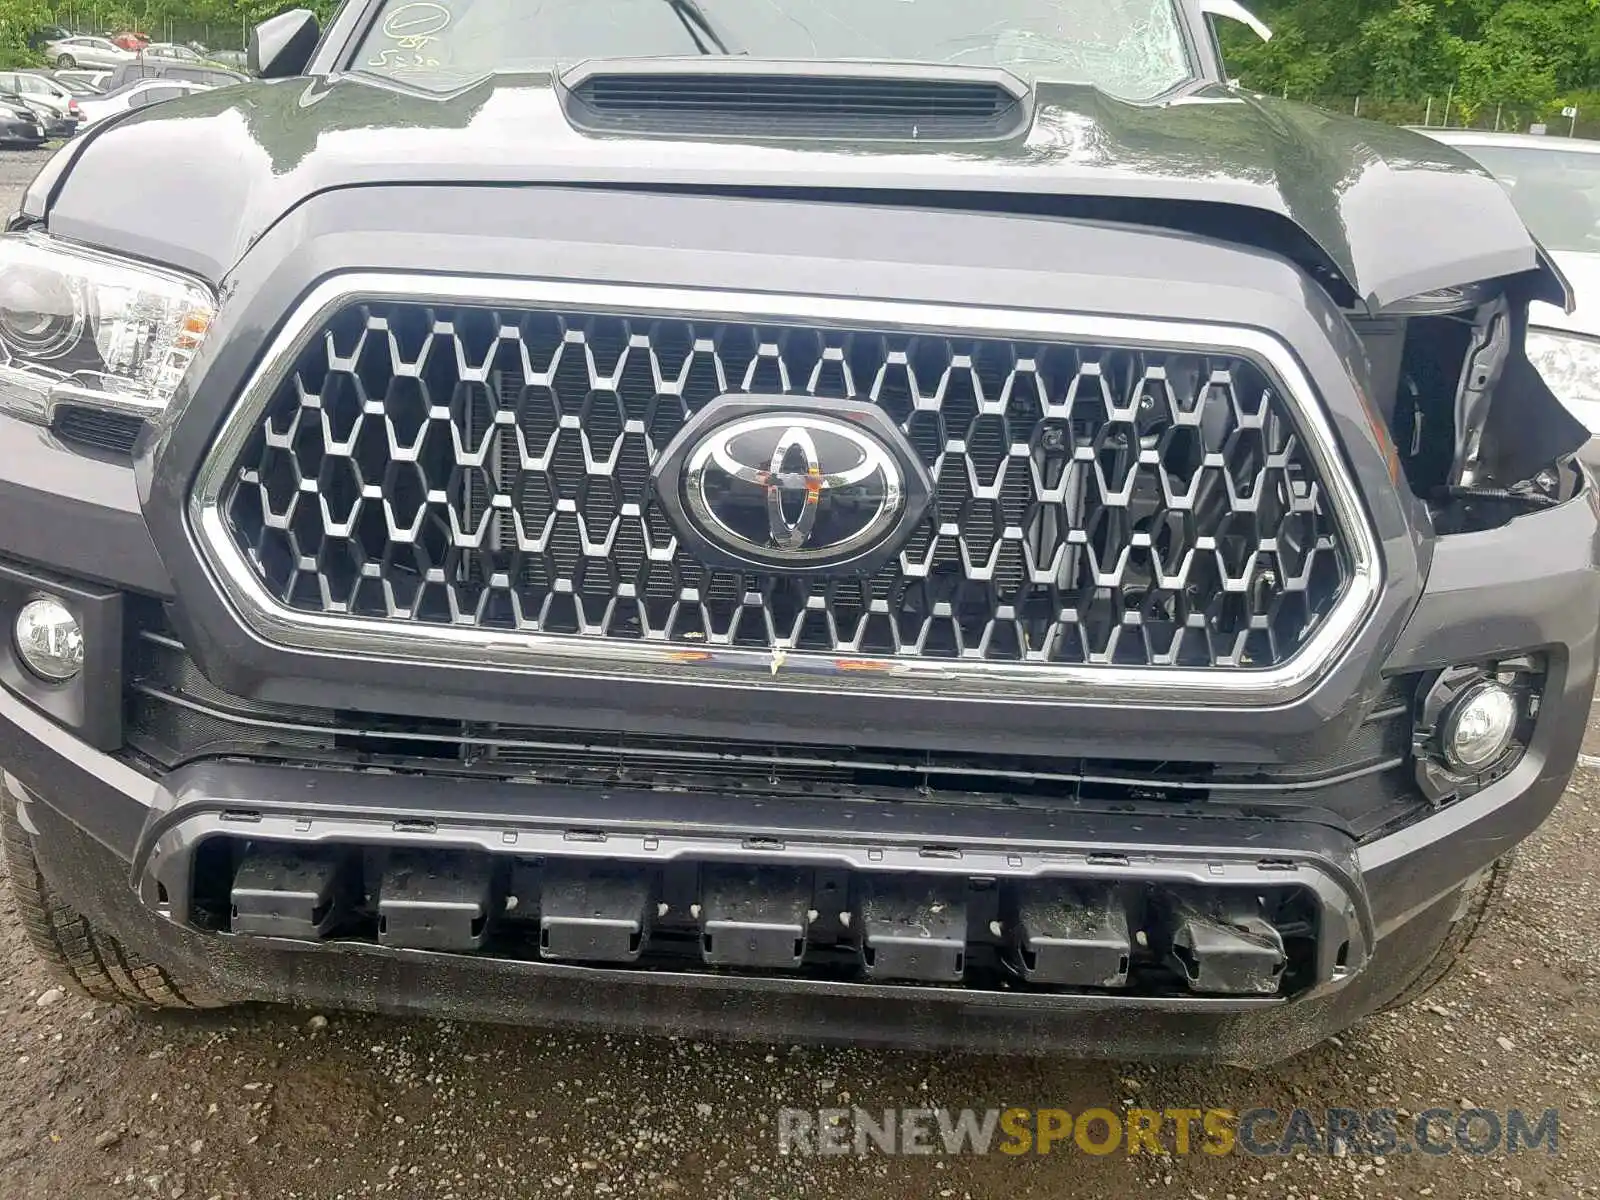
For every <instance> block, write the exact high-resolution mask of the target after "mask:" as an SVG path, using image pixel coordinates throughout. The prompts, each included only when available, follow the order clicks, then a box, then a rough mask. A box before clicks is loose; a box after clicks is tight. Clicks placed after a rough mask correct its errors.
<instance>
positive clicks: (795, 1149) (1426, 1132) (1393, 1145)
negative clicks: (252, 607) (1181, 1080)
mask: <svg viewBox="0 0 1600 1200" xmlns="http://www.w3.org/2000/svg"><path fill="white" fill-rule="evenodd" d="M1560 1137H1561V1118H1560V1113H1559V1112H1558V1111H1557V1110H1556V1109H1553V1108H1547V1109H1544V1110H1543V1111H1541V1112H1531V1111H1524V1110H1523V1109H1519V1108H1513V1109H1508V1110H1506V1111H1505V1112H1500V1111H1498V1110H1496V1109H1489V1108H1465V1109H1453V1108H1429V1109H1424V1110H1423V1111H1422V1112H1419V1113H1416V1114H1415V1115H1407V1116H1404V1117H1402V1116H1401V1115H1400V1113H1399V1112H1398V1111H1397V1110H1395V1109H1392V1108H1373V1109H1356V1108H1327V1109H1311V1108H1293V1109H1289V1110H1288V1111H1281V1110H1279V1109H1275V1108H1247V1109H1241V1110H1234V1109H1226V1108H1163V1109H1155V1108H1129V1109H1124V1110H1121V1111H1117V1110H1113V1109H1109V1108H1089V1109H1085V1110H1084V1111H1082V1112H1080V1113H1076V1114H1074V1113H1072V1112H1071V1111H1069V1110H1067V1109H1064V1108H1004V1109H1001V1108H991V1109H972V1108H965V1109H947V1108H900V1109H895V1108H888V1109H882V1110H880V1111H874V1112H868V1111H867V1110H865V1109H861V1108H819V1109H809V1108H784V1109H779V1110H778V1153H779V1154H795V1155H851V1154H854V1155H867V1154H944V1155H980V1154H991V1153H999V1154H1010V1155H1025V1154H1052V1153H1082V1154H1097V1155H1104V1154H1119V1153H1120V1154H1161V1155H1165V1154H1177V1155H1187V1154H1209V1155H1225V1154H1248V1155H1253V1156H1258V1157H1271V1156H1284V1155H1290V1154H1301V1153H1304V1154H1321V1155H1338V1154H1371V1155H1380V1154H1381V1155H1407V1154H1428V1155H1435V1156H1439V1155H1446V1154H1458V1153H1459V1154H1472V1155H1485V1154H1494V1153H1496V1152H1505V1153H1509V1154H1519V1153H1522V1152H1524V1151H1529V1150H1542V1151H1544V1152H1545V1153H1547V1154H1555V1153H1556V1152H1557V1150H1558V1147H1559V1144H1560Z"/></svg>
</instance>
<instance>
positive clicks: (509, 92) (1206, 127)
mask: <svg viewBox="0 0 1600 1200" xmlns="http://www.w3.org/2000/svg"><path fill="white" fill-rule="evenodd" d="M1034 107H1035V117H1034V120H1033V123H1032V125H1031V127H1030V129H1029V130H1028V131H1027V133H1026V135H1024V136H1021V137H1017V138H1014V139H1010V140H1006V141H1001V142H994V143H983V144H972V143H962V144H950V145H943V146H939V145H932V146H930V145H928V144H926V143H916V142H911V143H881V142H871V143H867V142H853V143H838V142H830V143H813V142H805V143H799V142H787V143H780V142H763V141H759V140H730V139H676V138H660V137H650V138H639V137H619V136H614V135H609V136H599V135H592V134H585V133H580V132H578V131H577V130H575V129H574V128H573V127H572V126H571V125H570V124H569V123H568V121H567V120H566V117H565V115H564V113H563V110H562V107H561V103H560V97H559V94H558V90H557V87H556V85H555V81H554V80H553V79H552V78H551V77H550V76H549V75H520V76H498V77H495V78H493V79H487V80H484V81H483V82H481V83H479V84H477V85H475V86H473V87H470V88H467V89H465V90H463V91H460V92H457V93H454V94H452V95H448V96H435V95H425V94H418V93H414V92H410V91H402V90H397V89H396V88H394V87H392V86H389V85H386V84H383V83H381V82H379V81H376V80H368V79H362V78H359V77H345V78H342V79H339V80H336V81H331V82H330V81H326V80H306V79H293V80H282V81H277V82H271V83H256V84H250V85H243V86H239V87H232V88H227V89H223V90H219V91H216V92H211V93H205V94H201V95H197V96H192V97H189V98H186V99H183V100H174V101H170V102H168V103H165V104H162V105H159V106H157V107H155V108H151V109H146V110H136V111H135V112H133V113H131V114H129V115H128V116H127V117H125V118H123V119H120V120H117V121H115V122H111V123H108V124H107V125H106V126H105V127H103V128H101V129H99V130H97V131H96V132H94V133H93V134H92V135H91V136H90V138H89V140H88V142H87V143H86V144H85V145H83V146H82V147H81V149H79V150H78V152H77V154H76V157H75V160H74V161H72V162H71V163H70V165H66V164H63V166H64V169H63V170H62V171H61V172H60V175H59V177H58V178H57V180H56V184H55V191H54V195H53V197H52V198H51V201H50V204H49V209H48V221H49V225H50V228H51V229H52V230H53V231H55V232H58V233H60V234H61V235H62V236H66V237H71V238H75V239H77V240H80V241H83V242H87V243H90V244H95V245H101V246H105V247H107V248H113V249H118V250H122V251H124V252H126V253H131V254H136V255H140V256H142V257H146V258H150V259H153V260H157V261H161V262H165V263H168V264H170V265H172V266H176V267H180V268H183V269H187V270H190V271H193V272H195V273H197V274H200V275H202V276H204V277H206V278H208V279H210V280H212V281H213V282H217V281H219V280H220V279H221V278H222V277H223V276H225V275H226V274H227V272H228V270H229V269H230V268H231V267H232V266H233V265H234V264H235V263H236V262H237V261H238V260H239V259H240V258H241V257H242V256H243V255H244V253H245V252H246V251H247V250H248V248H249V246H250V245H251V243H252V242H254V241H255V240H256V239H257V238H259V237H260V236H261V235H262V234H263V233H264V232H265V231H266V230H267V229H269V228H270V227H271V226H272V225H273V223H275V222H276V221H278V220H279V219H281V218H282V216H283V215H284V214H285V213H286V212H288V211H290V210H291V209H293V208H294V207H295V205H296V204H298V203H299V202H301V201H302V200H303V199H305V198H306V197H308V196H311V195H314V194H315V193H318V192H322V191H327V190H330V189H336V188H343V187H354V186H361V185H367V184H376V183H387V184H408V183H417V184H424V183H425V184H442V183H455V182H459V183H473V184H501V185H517V184H567V185H592V186H605V185H617V186H627V187H632V188H637V187H640V186H651V185H654V186H662V187H667V186H670V187H674V188H694V189H712V188H715V189H744V190H763V189H782V190H783V191H784V192H785V193H786V194H789V195H793V194H794V193H796V192H797V191H801V192H803V191H804V190H806V189H816V190H817V191H819V192H821V191H833V192H838V191H839V190H841V189H849V190H851V191H864V190H870V191H873V192H886V193H896V192H901V193H906V194H907V196H908V201H909V202H915V197H916V195H917V194H923V195H928V194H932V193H938V194H939V195H940V196H941V198H942V202H948V201H944V200H943V198H947V197H951V196H954V197H958V198H959V202H961V203H970V204H971V205H972V206H974V207H983V206H985V205H986V204H991V203H999V201H998V200H996V199H995V198H996V197H1019V196H1020V197H1026V198H1029V199H1030V201H1031V202H1034V203H1036V204H1038V205H1041V206H1048V205H1049V204H1051V203H1059V202H1062V201H1066V202H1070V201H1074V200H1084V201H1092V202H1096V203H1097V205H1098V207H1097V208H1096V210H1095V213H1096V215H1098V216H1101V217H1107V216H1109V217H1110V218H1111V219H1129V220H1140V219H1144V218H1141V217H1140V216H1138V215H1135V214H1134V211H1133V209H1134V207H1137V206H1130V207H1129V208H1128V209H1127V210H1126V213H1125V212H1124V210H1121V209H1119V208H1118V207H1117V206H1116V203H1115V202H1116V201H1118V200H1128V201H1136V202H1139V205H1142V206H1143V207H1144V209H1149V208H1150V207H1151V203H1147V202H1153V205H1154V208H1156V209H1162V208H1165V209H1166V210H1168V211H1171V210H1172V209H1174V208H1175V207H1176V208H1182V209H1184V211H1190V210H1191V208H1193V207H1198V206H1203V207H1204V208H1205V209H1206V211H1207V213H1208V214H1209V216H1211V217H1217V218H1220V220H1221V221H1222V226H1223V227H1222V229H1221V230H1220V232H1222V235H1223V236H1229V234H1228V232H1227V230H1228V228H1239V227H1241V226H1242V227H1244V228H1247V229H1258V230H1261V229H1266V228H1268V227H1271V228H1272V229H1275V230H1282V228H1283V226H1284V224H1285V223H1286V222H1287V223H1292V226H1293V227H1295V228H1298V230H1300V231H1301V233H1302V234H1303V235H1304V237H1303V239H1297V240H1305V239H1309V242H1310V243H1311V244H1313V245H1314V246H1315V247H1316V248H1318V250H1319V251H1320V256H1321V257H1322V258H1323V259H1325V262H1326V265H1327V267H1328V268H1329V269H1330V270H1332V271H1335V272H1337V273H1338V275H1340V276H1342V278H1343V281H1344V282H1345V283H1346V284H1348V286H1349V288H1350V289H1351V291H1352V292H1353V293H1354V295H1355V296H1357V297H1358V298H1359V299H1360V300H1361V301H1362V302H1363V303H1365V304H1366V305H1367V306H1368V307H1369V308H1371V309H1374V310H1376V309H1379V308H1382V307H1385V306H1387V305H1389V304H1392V303H1394V302H1395V301H1398V300H1402V299H1405V298H1406V297H1408V296H1413V295H1417V294H1419V293H1422V292H1427V291H1432V290H1434V289H1437V288H1443V287H1450V286H1454V285H1458V284H1463V283H1469V282H1475V281H1477V280H1481V279H1486V278H1491V277H1495V276H1501V275H1511V274H1516V273H1520V272H1523V271H1528V270H1531V269H1534V268H1535V267H1537V266H1539V265H1540V264H1539V259H1538V256H1537V248H1536V246H1535V244H1534V242H1533V240H1532V239H1531V238H1530V237H1529V236H1528V233H1527V231H1526V230H1525V228H1524V227H1523V224H1522V221H1521V220H1520V219H1519V218H1518V216H1517V214H1516V212H1515V211H1514V210H1513V208H1512V207H1511V203H1510V201H1509V200H1508V199H1507V198H1506V196H1505V193H1504V192H1503V191H1502V190H1501V189H1500V187H1499V186H1498V185H1497V184H1495V183H1494V182H1493V181H1492V180H1491V179H1490V178H1489V177H1488V176H1487V175H1486V174H1484V173H1483V172H1482V171H1481V170H1480V169H1479V168H1477V167H1476V166H1475V165H1473V164H1472V163H1471V162H1470V160H1468V159H1467V158H1466V157H1464V156H1463V155H1461V154H1460V153H1459V152H1458V151H1456V150H1454V149H1452V148H1450V147H1448V146H1443V145H1440V144H1439V143H1437V142H1433V141H1431V140H1429V139H1427V138H1424V137H1422V136H1420V135H1418V134H1414V133H1411V132H1409V131H1407V130H1403V129H1398V128H1392V127H1388V126H1383V125H1376V124H1372V123H1369V122H1365V121H1357V120H1353V119H1351V118H1348V117H1342V116H1339V115H1337V114H1333V113H1328V112H1324V111H1322V110H1319V109H1313V108H1308V107H1304V106H1300V105H1295V104H1288V103H1283V102H1279V101H1274V100H1269V99H1264V98H1260V97H1251V96H1244V95H1240V94H1238V93H1234V92H1231V91H1225V90H1220V89H1207V90H1202V91H1199V92H1196V93H1193V94H1190V95H1186V96H1184V97H1181V98H1179V99H1176V100H1173V101H1171V102H1168V103H1165V104H1159V105H1136V104H1127V103H1124V102H1121V101H1118V100H1115V99H1113V98H1111V97H1108V96H1106V95H1105V94H1103V93H1101V92H1098V91H1095V90H1094V89H1092V88H1086V87H1063V86H1056V85H1051V86H1042V87H1041V88H1040V89H1039V91H1038V94H1037V96H1036V99H1035V106H1034ZM152 163H161V164H162V165H163V169H162V170H160V171H149V170H145V169H143V168H146V167H148V166H149V164H152ZM130 169H139V178H140V187H139V188H138V189H137V190H136V191H135V192H132V193H130V191H129V189H128V187H127V180H128V172H129V170H130ZM1230 222H1231V226H1230ZM1204 227H1205V228H1207V229H1212V228H1214V227H1216V222H1214V221H1209V222H1208V223H1207V224H1206V225H1205V226H1204ZM1288 232H1289V233H1290V234H1292V232H1293V231H1292V230H1289V231H1288ZM1257 240H1260V241H1262V242H1263V243H1264V244H1268V245H1272V244H1276V243H1277V242H1281V241H1283V240H1284V239H1283V237H1282V236H1281V235H1279V234H1263V235H1262V236H1261V237H1260V238H1259V239H1257Z"/></svg>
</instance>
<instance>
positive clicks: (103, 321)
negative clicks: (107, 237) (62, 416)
mask: <svg viewBox="0 0 1600 1200" xmlns="http://www.w3.org/2000/svg"><path fill="white" fill-rule="evenodd" d="M215 315H216V299H215V298H214V297H213V295H212V294H211V291H210V289H209V288H207V287H206V286H205V285H204V284H202V283H199V282H197V281H196V280H193V279H189V278H187V277H185V276H183V275H179V274H177V273H176V272H173V271H166V270H162V269H161V268H159V267H151V266H145V265H144V264H142V263H136V262H130V261H128V260H125V259H121V258H116V257H114V256H112V255H109V254H103V253H100V252H98V251H93V250H84V249H79V248H76V247H72V246H67V245H63V244H62V243H60V242H57V241H56V240H55V239H53V238H51V237H49V236H47V235H45V234H41V233H37V232H30V233H17V234H4V235H0V408H3V409H8V410H10V411H12V412H15V413H19V414H20V415H22V416H24V417H27V418H29V419H31V420H37V421H47V420H48V419H49V417H50V413H51V411H52V409H53V408H54V407H55V405H57V404H59V403H62V402H70V403H72V404H77V405H83V406H86V407H92V408H104V409H109V410H111V411H115V412H128V413H135V414H138V415H142V416H153V415H155V414H157V413H159V412H161V411H162V410H163V409H165V408H166V406H167V405H168V404H169V403H170V402H171V400H172V395H173V392H175V391H176V390H177V387H178V381H179V380H181V379H182V378H183V373H184V372H185V371H186V370H187V369H188V367H189V363H190V362H191V361H192V360H193V358H194V356H195V353H196V352H197V351H198V350H199V349H200V346H201V345H202V344H203V343H204V341H205V337H206V332H207V330H209V329H210V328H211V320H212V318H213V317H214V316H215Z"/></svg>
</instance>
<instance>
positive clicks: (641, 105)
mask: <svg viewBox="0 0 1600 1200" xmlns="http://www.w3.org/2000/svg"><path fill="white" fill-rule="evenodd" d="M564 82H565V85H566V87H565V90H566V98H567V112H568V115H569V117H570V118H571V120H572V122H573V124H574V125H576V126H577V127H578V128H579V129H582V130H585V131H588V132H595V133H625V134H633V135H636V136H637V135H659V136H695V137H736V138H783V139H794V138H801V139H812V138H816V139H839V138H852V139H871V140H889V141H975V140H982V141H989V140H994V139H999V138H1007V137H1014V136H1016V135H1017V134H1019V133H1022V132H1025V131H1026V129H1027V124H1028V108H1029V105H1028V95H1029V93H1028V89H1027V87H1026V86H1025V85H1023V84H1022V83H1021V82H1020V81H1019V80H1017V79H1016V78H1015V77H1014V76H1011V75H1009V74H1007V73H1005V72H1003V71H973V70H966V69H952V68H943V67H923V66H917V65H907V66H899V65H888V66H883V65H878V64H870V65H868V64H860V65H858V64H844V63H776V62H760V61H752V60H746V59H718V60H716V65H715V67H712V68H708V66H707V64H706V62H705V60H703V59H701V60H692V61H691V62H689V63H685V62H682V61H681V60H677V61H673V62H670V63H667V62H660V61H656V62H649V63H639V64H633V63H630V64H628V65H627V66H626V67H622V68H618V67H617V66H616V65H615V64H607V65H605V66H601V65H599V64H594V65H593V66H592V67H590V68H581V67H580V68H579V69H578V70H577V71H574V72H573V73H571V74H570V75H568V77H567V78H566V80H565V81H564Z"/></svg>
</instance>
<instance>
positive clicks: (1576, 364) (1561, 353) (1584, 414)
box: [1528, 329, 1600, 434]
mask: <svg viewBox="0 0 1600 1200" xmlns="http://www.w3.org/2000/svg"><path fill="white" fill-rule="evenodd" d="M1528 361H1529V362H1531V363H1532V364H1533V365H1534V366H1535V367H1537V368H1538V369H1539V374H1541V375H1543V376H1544V381H1545V383H1547V384H1549V386H1550V390H1551V391H1552V392H1554V393H1555V394H1556V399H1558V400H1560V401H1561V402H1562V403H1563V404H1565V405H1566V406H1567V409H1568V411H1569V412H1571V413H1572V415H1573V416H1575V417H1577V418H1578V420H1580V421H1582V422H1583V423H1584V424H1585V425H1587V426H1588V427H1589V431H1590V432H1591V433H1595V434H1600V340H1597V339H1595V338H1589V337H1583V336H1582V335H1580V334H1574V333H1554V332H1551V331H1550V330H1547V329H1530V330H1528Z"/></svg>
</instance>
